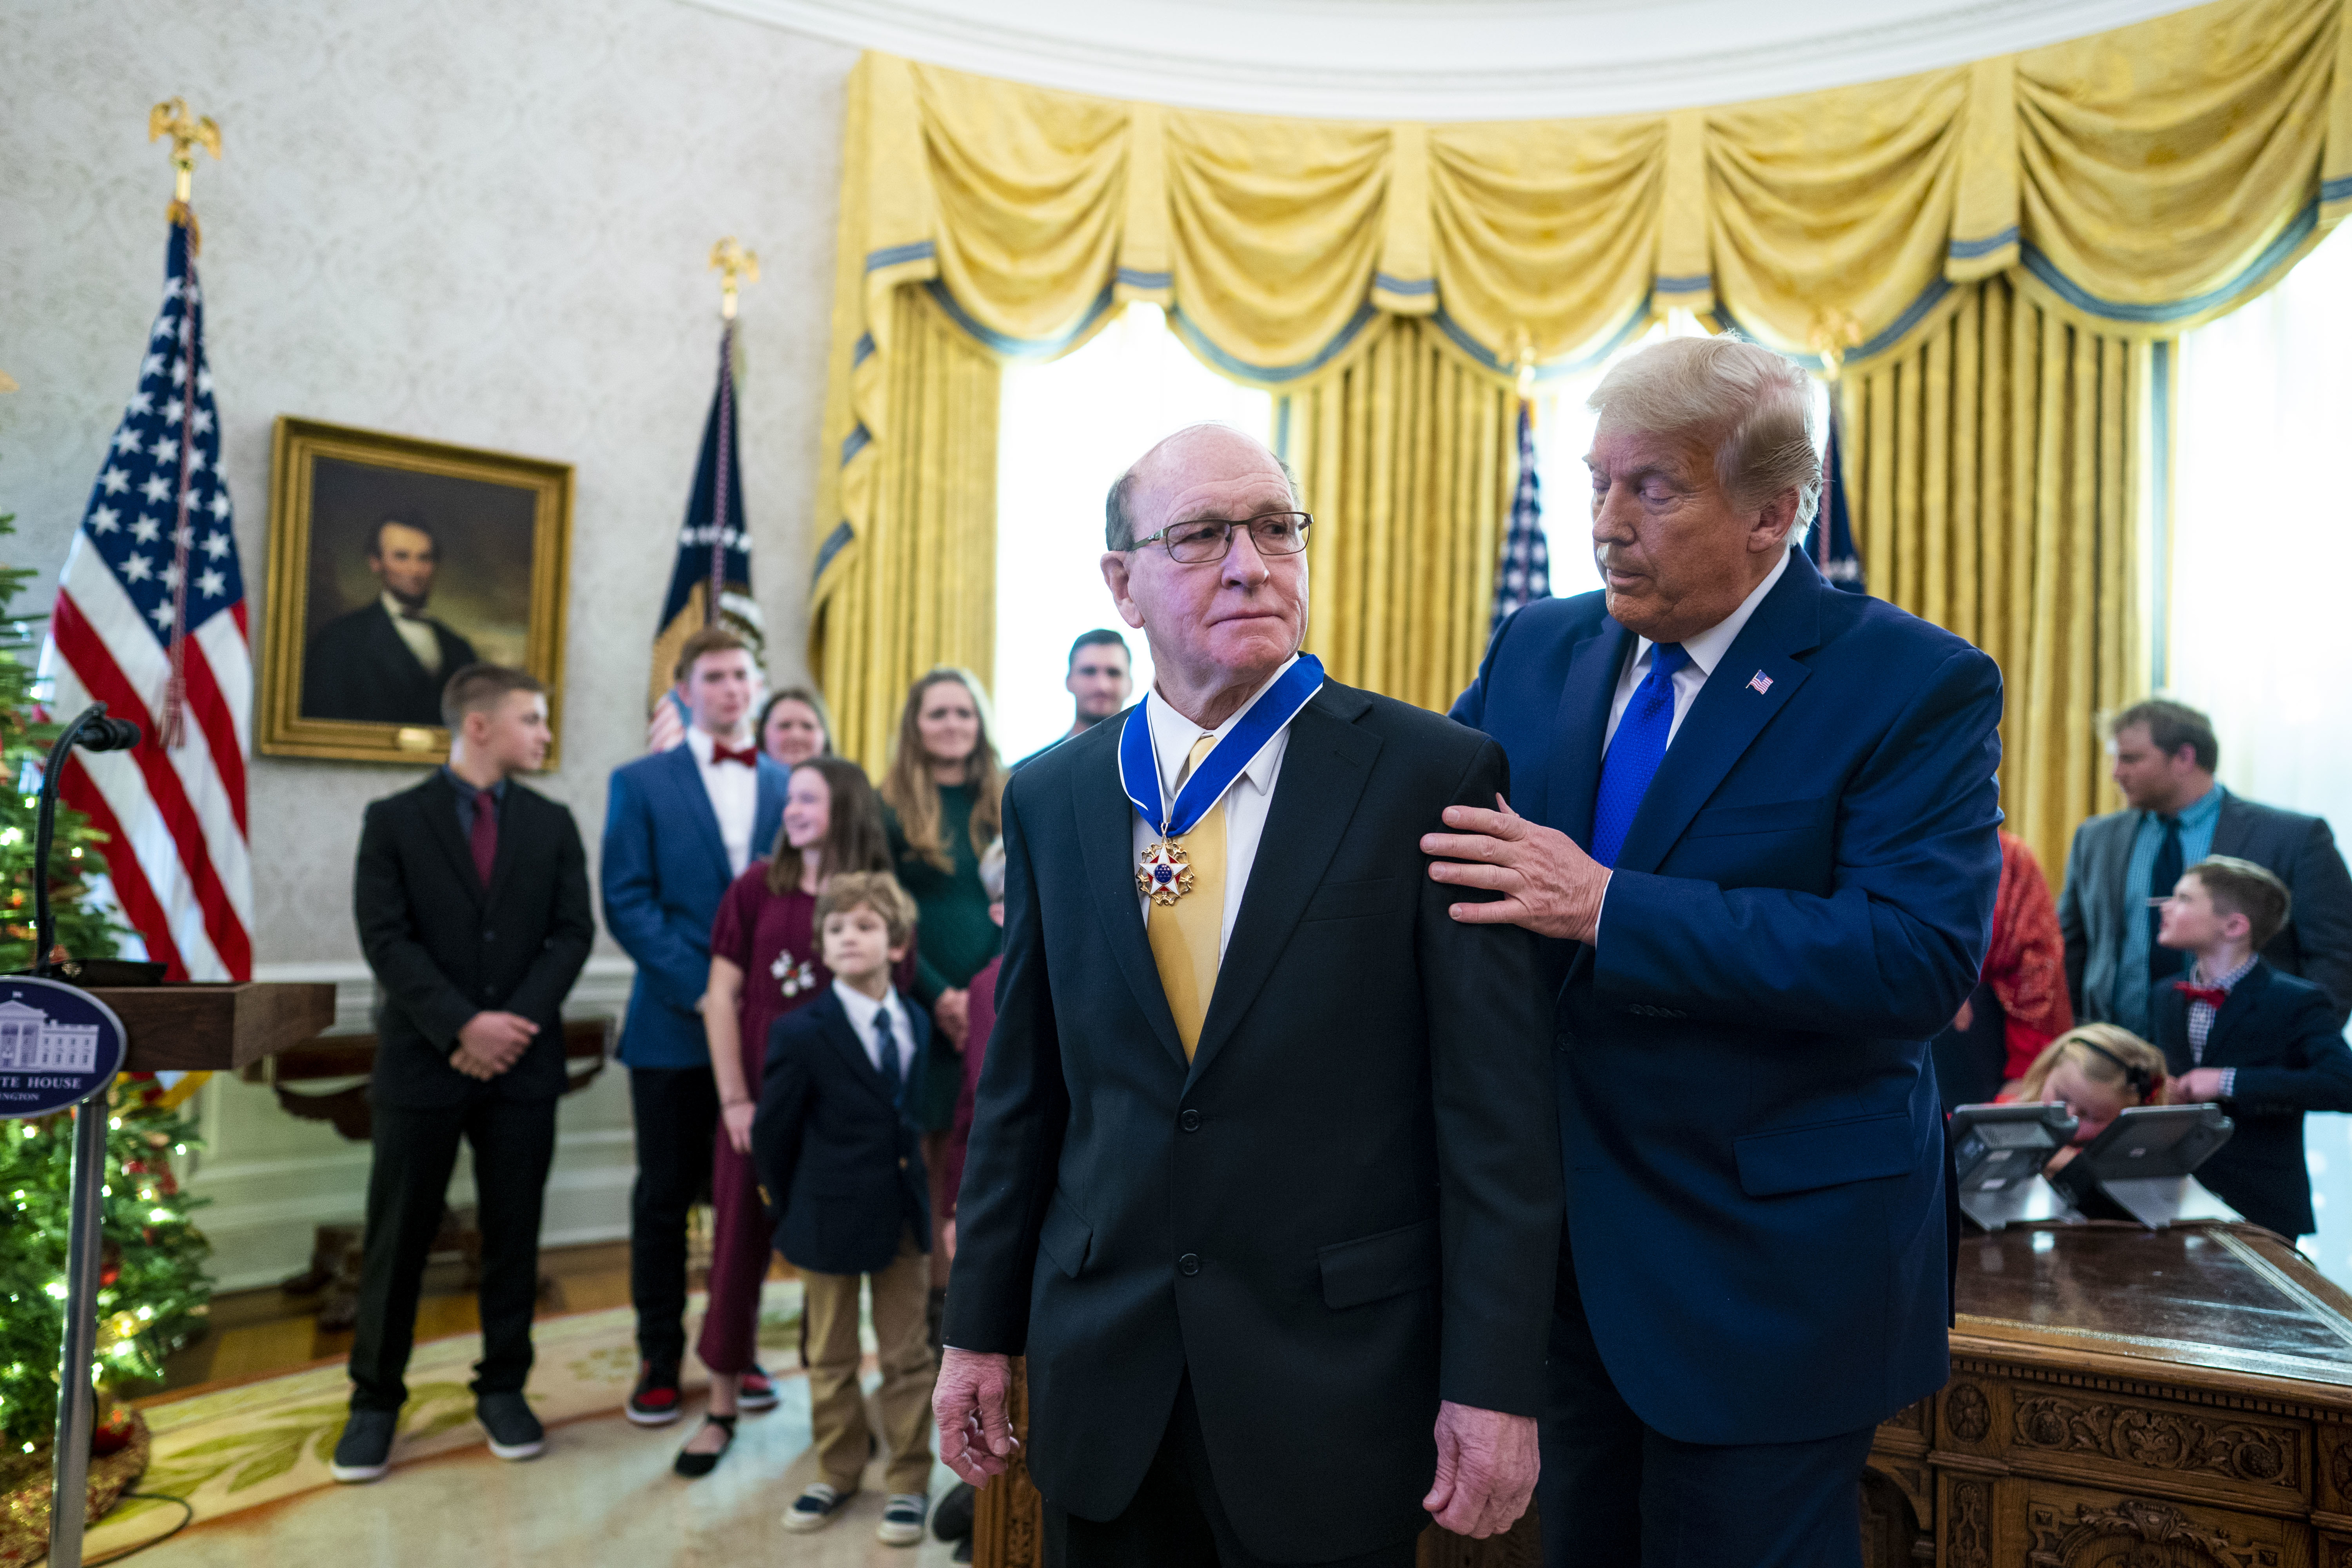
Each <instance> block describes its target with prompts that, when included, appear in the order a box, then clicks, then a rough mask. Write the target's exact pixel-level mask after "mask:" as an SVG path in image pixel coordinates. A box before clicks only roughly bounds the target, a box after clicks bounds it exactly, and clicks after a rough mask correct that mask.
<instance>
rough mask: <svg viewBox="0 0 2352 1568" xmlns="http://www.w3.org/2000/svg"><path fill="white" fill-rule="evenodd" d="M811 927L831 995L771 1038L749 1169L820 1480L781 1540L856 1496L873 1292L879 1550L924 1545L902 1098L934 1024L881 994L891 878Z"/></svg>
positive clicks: (863, 884) (893, 953)
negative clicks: (764, 1215)
mask: <svg viewBox="0 0 2352 1568" xmlns="http://www.w3.org/2000/svg"><path fill="white" fill-rule="evenodd" d="M815 923H816V929H817V940H818V942H819V943H820V945H821V946H820V949H819V950H820V952H821V953H822V954H823V956H824V965H825V967H826V968H828V969H830V970H832V971H833V985H832V988H830V989H828V990H826V991H825V992H824V994H823V995H821V996H819V997H818V998H816V1000H814V1002H811V1003H810V1004H809V1005H808V1006H807V1007H804V1008H802V1009H798V1010H797V1011H794V1012H790V1013H787V1014H785V1015H784V1016H783V1017H782V1018H781V1019H777V1020H776V1023H775V1026H774V1027H773V1028H772V1029H771V1030H769V1031H768V1061H767V1067H766V1070H765V1071H764V1072H763V1073H762V1074H761V1080H760V1110H759V1113H758V1114H757V1115H756V1116H755V1117H754V1118H753V1120H752V1123H751V1155H752V1159H753V1161H754V1163H755V1164H756V1165H757V1166H758V1167H759V1171H760V1185H761V1189H762V1190H763V1192H764V1194H765V1195H766V1197H767V1200H768V1207H769V1210H770V1212H771V1213H772V1214H773V1215H774V1216H775V1217H776V1250H777V1251H779V1252H782V1254H783V1255H784V1259H785V1261H787V1262H789V1263H791V1264H792V1265H793V1267H794V1268H795V1269H797V1270H800V1275H801V1281H802V1289H803V1302H802V1309H801V1310H802V1314H803V1315H802V1322H803V1325H804V1326H805V1328H806V1330H807V1339H808V1352H807V1354H808V1362H809V1369H808V1375H809V1424H810V1427H811V1428H812V1429H813V1431H814V1436H815V1438H816V1453H817V1467H818V1471H819V1476H818V1479H817V1480H815V1481H814V1482H813V1483H812V1484H811V1485H810V1486H809V1487H808V1489H807V1490H804V1491H803V1492H802V1493H801V1495H800V1497H799V1498H798V1499H797V1500H794V1502H793V1506H792V1508H791V1510H790V1511H788V1512H786V1513H785V1515H784V1521H783V1522H784V1528H785V1529H787V1530H792V1531H809V1530H815V1529H818V1528H820V1527H822V1526H824V1524H826V1523H829V1522H830V1521H832V1519H833V1517H834V1515H835V1512H836V1511H838V1510H839V1509H840V1507H841V1505H842V1504H843V1503H844V1502H845V1501H846V1500H848V1498H849V1496H850V1494H851V1493H853V1492H855V1491H856V1490H857V1480H858V1476H859V1474H860V1472H862V1471H863V1470H864V1469H865V1468H866V1454H867V1451H868V1437H867V1427H866V1396H865V1395H864V1393H863V1392H862V1391H861V1390H860V1389H859V1387H858V1382H857V1366H858V1360H859V1355H860V1351H859V1346H858V1335H857V1298H858V1287H859V1285H860V1283H861V1281H872V1284H873V1290H874V1337H875V1339H876V1341H877V1345H878V1349H879V1352H880V1359H881V1364H882V1387H881V1390H880V1392H879V1394H878V1395H877V1403H878V1404H879V1406H880V1407H881V1412H882V1433H881V1436H882V1440H883V1442H884V1443H885V1444H886V1445H887V1448H888V1450H889V1455H890V1463H889V1475H888V1486H889V1489H890V1492H889V1497H888V1499H887V1501H886V1502H885V1503H884V1505H883V1512H882V1523H881V1527H880V1528H879V1529H878V1530H877V1531H876V1535H877V1538H878V1539H879V1540H881V1541H883V1542H886V1543H887V1544H889V1545H893V1546H911V1545H913V1544H914V1543H915V1542H918V1541H920V1540H921V1539H922V1535H923V1514H924V1510H925V1504H926V1499H927V1495H928V1493H929V1486H930V1477H931V1445H930V1413H931V1378H932V1375H933V1372H934V1370H935V1369H934V1365H933V1363H932V1359H931V1343H930V1325H929V1311H928V1309H929V1304H930V1281H931V1273H930V1260H929V1257H928V1256H927V1255H928V1254H929V1251H930V1239H931V1215H930V1198H929V1185H928V1182H927V1179H926V1176H925V1173H924V1168H923V1149H922V1135H921V1134H920V1132H919V1130H918V1129H917V1127H916V1125H915V1123H914V1120H913V1118H912V1117H911V1116H910V1115H909V1114H908V1085H909V1084H912V1083H919V1082H921V1081H922V1071H923V1064H924V1053H925V1051H926V1049H927V1048H928V1047H929V1043H930V1023H929V1019H927V1018H926V1017H925V1015H924V1013H923V1009H920V1008H916V1007H909V1006H908V1005H907V1002H906V998H903V997H901V996H899V995H898V992H897V991H895V990H893V989H892V988H891V986H890V972H891V968H892V967H893V966H894V965H896V964H897V963H898V961H899V960H900V959H901V958H903V957H905V956H906V953H907V945H908V943H909V942H910V941H912V940H913V937H914V928H915V901H914V900H913V899H911V898H909V897H908V895H907V893H906V891H905V890H904V889H903V888H901V887H900V886H899V885H898V883H897V881H895V880H894V879H893V878H892V877H891V876H890V874H889V873H887V872H856V873H844V874H841V875H837V876H835V877H834V878H833V879H832V880H831V881H830V882H828V883H826V884H825V888H824V892H823V893H821V894H818V895H817V901H816V912H815Z"/></svg>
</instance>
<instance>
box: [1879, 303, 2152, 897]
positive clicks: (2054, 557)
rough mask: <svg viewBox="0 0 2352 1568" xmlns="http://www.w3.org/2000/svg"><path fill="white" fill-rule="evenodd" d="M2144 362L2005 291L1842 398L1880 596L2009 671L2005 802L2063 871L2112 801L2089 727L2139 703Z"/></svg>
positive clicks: (1963, 310) (2124, 345)
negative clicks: (2088, 819)
mask: <svg viewBox="0 0 2352 1568" xmlns="http://www.w3.org/2000/svg"><path fill="white" fill-rule="evenodd" d="M2148 355H2149V349H2148V346H2147V344H2145V343H2139V342H2135V341H2132V340H2129V339H2126V338H2121V337H2117V336H2114V335H2111V334H2103V333H2099V332H2095V331H2091V330H2088V329H2084V328H2083V327H2082V326H2080V325H2078V324H2076V323H2074V322H2072V321H2070V320H2068V319H2066V318H2065V317H2064V316H2063V315H2062V314H2061V313H2060V312H2058V311H2055V310H2053V309H2050V308H2047V307H2045V306H2044V305H2042V303H2041V302H2040V301H2039V299H2038V298H2036V297H2035V295H2034V294H2033V293H2032V292H2031V291H2030V290H2027V289H2022V288H2021V287H2019V286H2018V285H2016V284H2014V283H2012V282H2011V281H2010V280H2009V279H2006V278H1993V279H1990V280H1988V281H1986V282H1984V283H1982V284H1979V285H1976V286H1974V287H1970V288H1969V289H1968V290H1966V291H1965V292H1964V294H1963V296H1962V298H1960V299H1959V300H1958V303H1957V305H1956V307H1955V308H1953V309H1952V310H1951V311H1950V312H1949V313H1948V314H1947V315H1945V316H1944V317H1943V318H1942V319H1940V320H1939V321H1938V322H1937V324H1936V326H1935V327H1934V328H1933V329H1931V330H1930V331H1928V332H1927V334H1926V335H1925V336H1923V337H1922V338H1921V339H1919V340H1917V341H1916V342H1915V343H1914V344H1913V345H1912V346H1911V347H1910V348H1909V349H1907V350H1905V351H1904V352H1902V353H1900V354H1896V355H1890V356H1886V357H1885V358H1882V359H1880V360H1879V361H1875V362H1874V363H1873V364H1872V365H1870V366H1869V367H1867V369H1865V370H1864V371H1860V372H1858V373H1855V374H1853V375H1850V376H1848V377H1847V378H1846V380H1845V382H1844V384H1843V426H1842V428H1843V433H1844V434H1845V438H1846V446H1845V450H1844V458H1845V461H1844V463H1843V465H1842V466H1843V467H1844V469H1845V474H1844V475H1843V476H1841V478H1842V479H1843V480H1844V481H1847V482H1849V483H1850V486H1851V487H1850V488H1849V489H1848V491H1847V497H1848V502H1849V505H1850V506H1851V507H1852V508H1853V523H1854V531H1855V535H1856V543H1857V545H1858V546H1859V548H1860V549H1861V552H1862V559H1863V562H1864V569H1865V570H1866V571H1867V573H1868V577H1869V587H1870V591H1871V592H1873V593H1874V594H1877V595H1878V596H1879V597H1881V598H1883V599H1886V600H1888V601H1892V602H1894V603H1895V604H1899V605H1901V606H1902V607H1903V608H1904V609H1906V610H1908V611H1910V612H1912V613H1914V614H1916V615H1918V616H1921V617H1923V618H1924V619H1926V620H1929V621H1933V622H1936V623H1937V624H1938V625H1940V626H1943V627H1946V628H1947V629H1948V630H1950V631H1952V632H1957V633H1958V634H1959V635H1960V636H1963V637H1966V638H1968V639H1969V641H1970V642H1972V643H1976V644H1977V645H1978V646H1979V647H1980V648H1982V649H1984V650H1985V652H1987V653H1990V654H1991V655H1992V656H1993V658H1994V659H1995V660H1996V661H1998V662H1999V664H2000V667H2001V674H2002V678H2003V680H2004V682H2005V684H2006V688H2007V697H2008V706H2007V713H2006V715H2005V716H2004V718H2003V720H2002V724H2001V768H2000V781H2001V804H2002V807H2003V809H2004V810H2006V811H2007V813H2008V817H2009V822H2008V826H2009V829H2010V831H2011V832H2014V833H2016V834H2018V835H2019V836H2020V837H2021V838H2022V839H2024V840H2025V841H2026V842H2027V843H2029V844H2031V845H2032V848H2033V851H2034V852H2035V854H2037V855H2039V856H2040V857H2041V859H2042V864H2043V865H2044V866H2045V867H2047V868H2050V870H2051V871H2052V873H2053V874H2055V873H2056V870H2057V868H2059V867H2062V866H2063V865H2064V864H2065V862H2066V847H2067V841H2068V839H2069V837H2070V836H2071V835H2072V834H2073V832H2074V824H2075V823H2077V822H2079V821H2082V819H2083V818H2084V817H2085V816H2088V815H2089V814H2091V813H2092V812H2094V811H2097V810H2112V809H2113V808H2114V807H2115V806H2116V804H2117V803H2118V802H2116V800H2114V799H2112V796H2113V790H2112V789H2111V787H2110V786H2109V785H2108V783H2107V780H2106V777H2105V768H2104V767H2103V766H2102V762H2103V758H2102V752H2101V747H2100V744H2099V741H2098V738H2097V734H2096V718H2097V716H2098V715H2099V714H2100V713H2101V712H2103V711H2106V710H2109V709H2112V708H2116V707H2118V706H2123V705H2125V704H2126V703H2127V702H2129V701H2130V700H2132V698H2133V697H2135V696H2137V695H2139V694H2141V693H2143V692H2145V691H2146V690H2147V685H2146V682H2147V671H2146V669H2145V667H2144V657H2143V648H2142V641H2141V637H2140V633H2139V616H2138V612H2137V597H2138V596H2137V592H2136V591H2135V585H2136V581H2137V571H2138V563H2137V559H2136V551H2135V548H2134V547H2135V540H2136V538H2137V520H2138V511H2137V508H2138V497H2137V485H2136V476H2137V473H2138V471H2139V458H2140V444H2141V442H2142V440H2143V439H2144V437H2143V434H2142V429H2141V422H2140V404H2141V400H2142V398H2143V395H2144V392H2145V389H2146V386H2147V374H2148Z"/></svg>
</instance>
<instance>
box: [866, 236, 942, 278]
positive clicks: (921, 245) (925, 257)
mask: <svg viewBox="0 0 2352 1568" xmlns="http://www.w3.org/2000/svg"><path fill="white" fill-rule="evenodd" d="M939 253H940V247H939V246H936V245H933V244H932V243H931V242H930V241H929V240H927V239H919V240H917V241H915V243H914V244H912V245H894V246H885V247H883V248H882V249H880V250H875V251H868V252H866V271H868V272H879V271H880V270H882V268H884V267H897V266H898V265H899V264H900V263H901V262H908V261H929V260H930V259H931V257H933V256H937V255H939Z"/></svg>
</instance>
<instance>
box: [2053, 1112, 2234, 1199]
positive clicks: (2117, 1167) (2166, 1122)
mask: <svg viewBox="0 0 2352 1568" xmlns="http://www.w3.org/2000/svg"><path fill="white" fill-rule="evenodd" d="M2237 1127H2238V1124H2236V1123H2235V1122H2232V1121H2231V1120H2230V1118H2229V1117H2228V1116H2226V1115H2224V1114H2222V1112H2221V1107H2220V1106H2219V1105H2210V1104H2207V1105H2135V1106H2133V1107H2132V1108H2131V1109H2130V1110H2128V1111H2126V1112H2124V1113H2122V1114H2121V1115H2119V1116H2117V1117H2116V1119H2115V1121H2114V1122H2113V1123H2112V1124H2109V1125H2108V1127H2107V1130H2106V1131H2105V1132H2104V1133H2101V1134H2099V1135H2098V1136H2097V1137H2095V1138H2094V1139H2092V1140H2091V1142H2090V1143H2088V1144H2086V1145H2084V1148H2083V1152H2082V1153H2081V1154H2079V1155H2075V1156H2074V1162H2073V1163H2074V1165H2075V1166H2080V1167H2082V1172H2083V1174H2084V1176H2088V1177H2089V1178H2091V1179H2092V1180H2094V1181H2103V1182H2107V1181H2147V1180H2152V1179H2155V1178H2157V1177H2160V1176H2193V1175H2195V1174H2196V1171H2197V1167H2198V1166H2201V1165H2203V1164H2204V1163H2205V1162H2206V1161H2207V1160H2208V1159H2210V1158H2211V1157H2212V1155H2213V1151H2214V1150H2216V1149H2218V1148H2220V1147H2221V1145H2223V1144H2226V1143H2228V1142H2229V1141H2230V1134H2231V1133H2233V1132H2236V1131H2237Z"/></svg>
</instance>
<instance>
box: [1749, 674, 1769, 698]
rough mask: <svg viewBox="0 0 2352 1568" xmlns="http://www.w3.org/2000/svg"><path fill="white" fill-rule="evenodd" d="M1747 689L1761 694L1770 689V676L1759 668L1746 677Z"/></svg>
mask: <svg viewBox="0 0 2352 1568" xmlns="http://www.w3.org/2000/svg"><path fill="white" fill-rule="evenodd" d="M1771 689H1772V677H1771V676H1769V675H1768V674H1765V673H1764V672H1763V671H1761V670H1759V671H1757V672H1756V673H1755V674H1752V675H1750V676H1748V690H1749V691H1751V692H1754V693H1756V694H1758V695H1763V694H1764V693H1766V692H1769V691H1770V690H1771Z"/></svg>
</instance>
